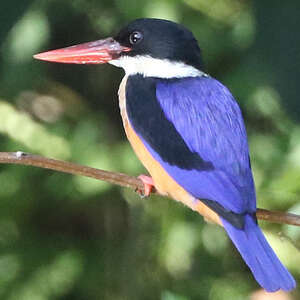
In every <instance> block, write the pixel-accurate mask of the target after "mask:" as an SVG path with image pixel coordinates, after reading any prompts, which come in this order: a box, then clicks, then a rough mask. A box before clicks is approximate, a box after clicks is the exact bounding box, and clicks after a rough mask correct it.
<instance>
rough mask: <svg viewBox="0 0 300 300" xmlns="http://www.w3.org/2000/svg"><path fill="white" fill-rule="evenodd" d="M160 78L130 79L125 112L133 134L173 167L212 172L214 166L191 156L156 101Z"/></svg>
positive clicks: (197, 156)
mask: <svg viewBox="0 0 300 300" xmlns="http://www.w3.org/2000/svg"><path fill="white" fill-rule="evenodd" d="M157 80H158V79H157V78H153V77H147V78H145V77H143V76H142V75H132V76H129V77H128V79H127V83H126V111H127V115H128V118H129V121H130V123H131V125H132V126H133V128H134V130H135V131H136V132H137V133H138V134H139V135H140V136H141V137H142V138H143V139H144V140H145V141H146V142H147V143H148V144H149V145H150V146H151V147H152V149H153V150H155V151H156V152H157V153H158V154H159V155H160V157H161V158H162V159H163V160H164V161H165V162H167V163H168V164H170V165H175V166H178V167H179V168H182V169H186V170H192V169H195V170H212V169H214V166H213V164H212V163H211V162H209V161H204V160H203V159H202V158H201V157H200V155H199V154H198V153H196V152H192V151H191V150H190V149H189V148H188V146H187V145H186V143H185V141H184V140H183V139H182V137H181V136H180V134H179V133H178V131H177V130H176V128H175V126H174V125H173V124H172V123H171V122H170V121H169V120H168V119H167V118H166V116H165V114H164V112H163V110H162V108H161V106H160V104H159V102H158V100H157V98H156V82H157Z"/></svg>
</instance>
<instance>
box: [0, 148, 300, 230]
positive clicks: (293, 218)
mask: <svg viewBox="0 0 300 300" xmlns="http://www.w3.org/2000/svg"><path fill="white" fill-rule="evenodd" d="M0 163H1V164H18V165H26V166H34V167H39V168H43V169H50V170H54V171H58V172H63V173H69V174H73V175H81V176H86V177H91V178H94V179H97V180H103V181H106V182H109V183H112V184H116V185H119V186H123V187H127V188H132V189H134V190H135V191H137V190H139V191H144V184H143V182H142V181H141V180H140V179H138V178H137V177H133V176H129V175H126V174H123V173H116V172H109V171H104V170H100V169H95V168H91V167H87V166H83V165H79V164H75V163H70V162H66V161H62V160H56V159H51V158H46V157H43V156H39V155H34V154H30V153H24V152H21V151H18V152H0ZM152 192H153V193H154V194H158V195H159V193H158V191H156V190H152ZM256 216H257V218H258V219H259V220H265V221H269V222H273V223H281V224H289V225H295V226H300V216H298V215H295V214H290V213H285V212H279V211H271V210H266V209H261V208H258V209H257V212H256Z"/></svg>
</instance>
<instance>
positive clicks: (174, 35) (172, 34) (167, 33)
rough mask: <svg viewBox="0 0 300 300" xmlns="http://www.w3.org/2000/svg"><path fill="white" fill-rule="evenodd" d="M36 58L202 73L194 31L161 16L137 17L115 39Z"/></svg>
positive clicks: (163, 73)
mask: <svg viewBox="0 0 300 300" xmlns="http://www.w3.org/2000/svg"><path fill="white" fill-rule="evenodd" d="M34 57H35V58H37V59H41V60H46V61H52V62H60V63H73V64H101V63H110V64H113V65H115V66H118V67H122V68H123V69H124V70H125V72H126V74H128V75H131V74H143V75H144V76H153V77H162V78H174V77H187V76H199V75H201V74H202V71H201V70H202V59H201V53H200V48H199V46H198V43H197V41H196V39H195V38H194V36H193V34H192V33H191V32H190V31H189V30H188V29H186V28H185V27H184V26H182V25H179V24H177V23H174V22H171V21H167V20H161V19H137V20H135V21H133V22H131V23H129V24H128V25H127V26H126V27H124V28H123V29H122V30H121V31H120V32H119V33H118V34H117V35H116V36H115V37H113V38H107V39H103V40H98V41H94V42H89V43H84V44H80V45H76V46H71V47H67V48H62V49H58V50H52V51H48V52H44V53H40V54H37V55H35V56H34Z"/></svg>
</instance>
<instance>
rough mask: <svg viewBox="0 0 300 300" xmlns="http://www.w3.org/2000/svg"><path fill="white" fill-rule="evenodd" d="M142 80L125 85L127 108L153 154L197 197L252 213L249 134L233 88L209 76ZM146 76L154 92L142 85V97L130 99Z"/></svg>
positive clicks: (252, 187) (134, 126)
mask: <svg viewBox="0 0 300 300" xmlns="http://www.w3.org/2000/svg"><path fill="white" fill-rule="evenodd" d="M139 80H143V81H144V82H143V84H141V83H138V80H137V77H136V78H135V79H134V80H133V79H132V80H131V81H129V82H128V84H127V85H128V89H127V111H128V115H129V119H130V121H131V122H132V125H133V128H134V129H135V130H136V132H137V134H138V135H139V136H140V138H141V139H142V140H143V142H144V144H145V146H146V147H147V148H148V150H149V151H150V153H151V154H152V156H153V157H154V158H155V159H156V160H157V161H158V162H159V163H160V164H161V165H162V166H163V168H164V169H165V170H166V171H167V172H168V174H169V175H170V176H171V177H172V178H173V179H174V180H175V181H176V182H177V183H179V184H180V185H181V186H182V187H183V188H184V189H185V190H187V191H188V192H189V193H190V194H192V195H193V196H194V197H196V198H199V199H207V200H212V201H214V202H216V203H217V204H218V205H219V206H221V207H223V208H224V209H225V210H229V211H232V212H235V213H241V214H242V213H245V212H254V211H255V210H256V200H255V189H254V183H253V178H252V172H251V167H250V161H249V151H248V143H247V134H246V130H245V126H244V122H243V118H242V114H241V111H240V109H239V106H238V104H237V103H236V101H235V100H234V98H233V97H232V95H231V93H230V92H229V90H228V89H227V88H226V87H224V86H223V85H222V84H221V83H220V82H218V81H217V80H215V79H213V78H210V77H193V78H183V79H175V80H174V79H171V80H170V79H169V80H168V79H166V80H164V79H158V78H155V79H153V78H152V79H149V78H140V79H139ZM147 80H148V83H149V84H148V88H147V90H152V96H150V94H151V93H147V94H146V93H145V90H144V91H143V90H141V91H140V93H143V92H144V94H143V97H144V99H142V100H141V98H139V102H138V101H135V103H131V102H130V101H129V99H133V98H134V97H135V98H137V95H138V94H139V86H145V84H146V81H147ZM134 83H135V84H134ZM130 91H132V92H130ZM134 95H135V96H134ZM128 101H129V102H128ZM131 105H134V109H133V108H132V109H131ZM137 111H138V112H137ZM134 112H135V113H134ZM137 114H139V116H138V115H137Z"/></svg>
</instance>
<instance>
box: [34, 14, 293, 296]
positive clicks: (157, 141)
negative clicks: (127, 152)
mask: <svg viewBox="0 0 300 300" xmlns="http://www.w3.org/2000/svg"><path fill="white" fill-rule="evenodd" d="M34 57H35V58H36V59H40V60H45V61H50V62H60V63H75V64H101V63H109V64H111V65H114V66H117V67H120V68H123V69H124V71H125V75H124V77H123V79H122V81H121V84H120V87H119V92H118V94H119V106H120V112H121V116H122V121H123V125H124V129H125V133H126V136H127V138H128V140H129V142H130V144H131V146H132V148H133V150H134V152H135V153H136V155H137V157H138V158H139V159H140V161H141V162H142V164H143V165H144V166H145V168H146V169H147V171H148V172H149V174H150V176H151V177H149V176H146V175H141V176H140V179H141V180H142V181H143V183H144V187H145V194H146V195H149V193H150V192H151V189H152V187H153V186H155V188H156V189H157V190H158V191H159V193H160V194H163V195H167V196H169V197H171V198H173V199H175V200H177V201H179V202H182V203H183V204H185V205H186V206H188V207H189V208H191V209H192V210H194V211H196V212H198V213H199V214H201V215H203V216H204V218H205V219H207V220H209V221H212V222H214V223H217V224H219V225H221V226H223V227H224V229H225V231H226V232H227V234H228V236H229V238H230V239H231V240H232V242H233V244H234V245H235V247H236V248H237V250H238V251H239V253H240V254H241V256H242V258H243V259H244V261H245V262H246V264H247V265H248V267H249V268H250V270H251V272H252V274H253V276H254V278H255V279H256V281H257V282H258V283H259V284H260V286H261V287H263V288H264V289H265V290H266V291H268V292H275V291H277V290H279V289H282V290H285V291H289V290H292V289H294V288H295V286H296V282H295V280H294V278H293V276H292V275H291V274H290V273H289V271H288V270H287V269H286V268H285V266H284V265H283V264H282V263H281V262H280V260H279V259H278V257H277V256H276V254H275V252H274V251H273V249H272V248H271V246H270V245H269V243H268V242H267V240H266V238H265V236H264V234H263V232H262V230H261V229H260V227H259V225H258V223H257V219H256V192H255V184H254V179H253V174H252V169H251V162H250V156H249V147H248V140H247V133H246V129H245V125H244V120H243V116H242V112H241V109H240V107H239V105H238V103H237V101H236V100H235V98H234V97H233V95H232V93H231V92H230V91H229V89H228V88H227V87H226V86H224V85H223V84H222V83H221V82H219V81H218V80H217V79H215V78H213V77H212V76H210V75H209V74H208V73H206V72H205V71H204V64H203V60H202V52H201V50H200V47H199V44H198V41H197V40H196V38H195V37H194V35H193V33H192V32H191V31H190V30H189V29H187V28H186V27H184V26H183V25H181V24H178V23H175V22H173V21H169V20H164V19H155V18H141V19H136V20H134V21H132V22H130V23H129V24H128V25H126V26H125V27H124V28H123V29H121V30H120V31H119V33H118V34H116V35H115V36H114V37H109V38H106V39H101V40H97V41H94V42H88V43H83V44H79V45H75V46H71V47H66V48H61V49H57V50H51V51H47V52H43V53H40V54H36V55H34Z"/></svg>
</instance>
